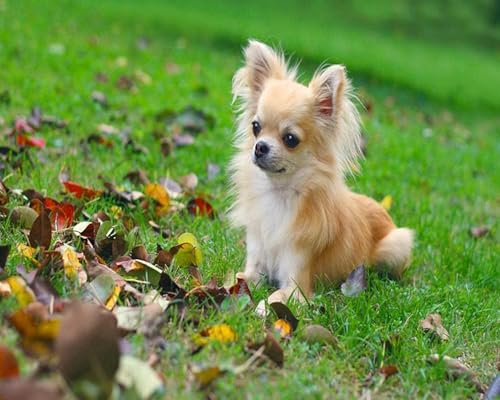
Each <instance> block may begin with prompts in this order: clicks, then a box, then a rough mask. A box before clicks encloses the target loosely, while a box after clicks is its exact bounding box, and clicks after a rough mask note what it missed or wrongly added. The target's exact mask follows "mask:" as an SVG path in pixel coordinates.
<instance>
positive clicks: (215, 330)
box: [194, 324, 236, 346]
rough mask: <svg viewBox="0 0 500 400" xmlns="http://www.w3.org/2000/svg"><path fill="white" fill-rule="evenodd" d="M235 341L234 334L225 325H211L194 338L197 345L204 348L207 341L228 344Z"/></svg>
mask: <svg viewBox="0 0 500 400" xmlns="http://www.w3.org/2000/svg"><path fill="white" fill-rule="evenodd" d="M235 340H236V332H235V331H234V330H233V328H231V327H230V326H229V325H227V324H219V325H212V326H209V327H208V328H206V329H204V330H202V331H201V332H200V333H199V335H196V336H195V337H194V342H195V343H196V344H197V345H200V346H204V345H206V344H207V343H208V342H209V341H217V342H222V343H230V342H234V341H235Z"/></svg>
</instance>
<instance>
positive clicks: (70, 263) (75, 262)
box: [58, 245, 83, 283]
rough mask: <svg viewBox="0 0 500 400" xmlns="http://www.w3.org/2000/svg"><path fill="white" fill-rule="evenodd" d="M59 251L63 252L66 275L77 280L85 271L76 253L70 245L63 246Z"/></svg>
mask: <svg viewBox="0 0 500 400" xmlns="http://www.w3.org/2000/svg"><path fill="white" fill-rule="evenodd" d="M58 250H59V251H60V252H61V256H62V259H63V266H64V273H65V275H66V276H67V277H68V278H70V279H73V278H75V277H76V276H77V275H78V274H79V273H80V272H81V271H82V269H83V268H82V264H81V263H80V260H79V259H78V255H77V254H76V251H75V250H74V249H73V248H72V247H71V246H68V245H64V246H61V247H59V249H58ZM80 283H82V282H80Z"/></svg>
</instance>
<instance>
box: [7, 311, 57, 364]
mask: <svg viewBox="0 0 500 400" xmlns="http://www.w3.org/2000/svg"><path fill="white" fill-rule="evenodd" d="M7 319H8V321H9V322H10V324H11V325H12V326H13V327H14V328H15V329H16V331H17V332H18V333H19V335H20V336H21V345H22V347H23V349H24V350H25V351H26V352H28V354H30V355H33V356H37V357H42V356H43V357H46V356H48V355H51V353H52V349H53V342H54V340H55V339H56V337H57V336H58V334H59V330H60V323H61V321H60V320H59V319H57V318H53V317H51V316H49V314H48V312H47V311H46V307H45V306H43V305H42V304H41V303H32V304H30V305H29V306H28V307H25V308H22V309H20V310H18V311H16V312H15V313H13V314H11V315H9V316H8V317H7Z"/></svg>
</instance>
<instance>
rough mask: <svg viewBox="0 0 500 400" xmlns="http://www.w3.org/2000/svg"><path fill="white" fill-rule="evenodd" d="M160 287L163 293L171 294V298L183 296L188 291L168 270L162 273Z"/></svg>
mask: <svg viewBox="0 0 500 400" xmlns="http://www.w3.org/2000/svg"><path fill="white" fill-rule="evenodd" d="M158 289H159V290H160V293H161V294H166V295H169V296H170V297H171V298H183V297H184V296H185V295H186V291H185V290H184V289H183V288H181V287H180V286H179V285H178V284H177V283H176V282H175V281H174V280H173V279H172V278H171V277H170V275H168V274H167V273H166V272H162V273H161V275H160V281H159V283H158Z"/></svg>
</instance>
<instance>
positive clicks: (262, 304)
mask: <svg viewBox="0 0 500 400" xmlns="http://www.w3.org/2000/svg"><path fill="white" fill-rule="evenodd" d="M255 314H257V316H259V317H260V318H267V316H268V315H269V309H268V308H267V307H266V301H265V300H261V301H259V304H257V307H255Z"/></svg>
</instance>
